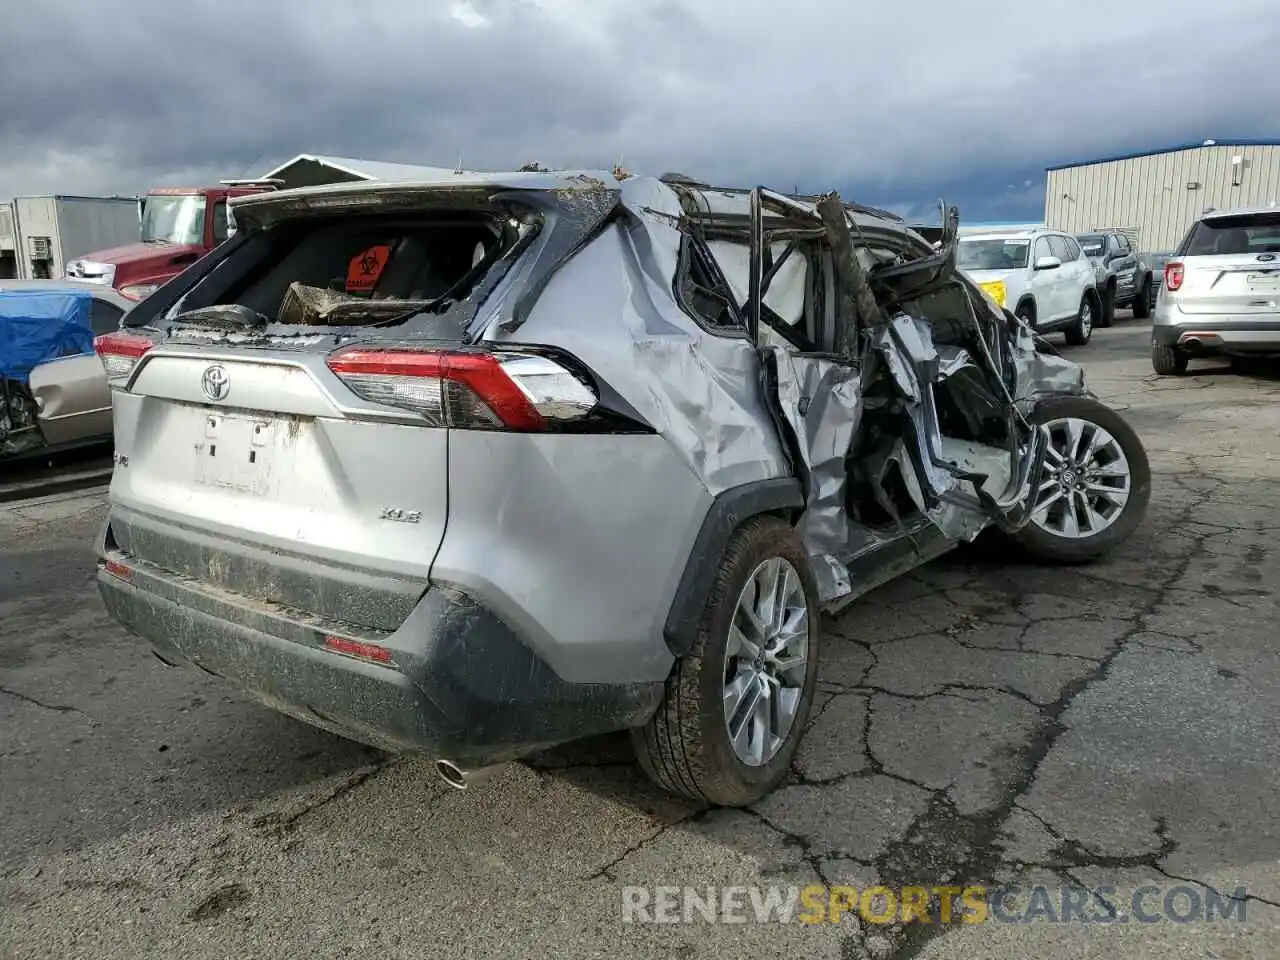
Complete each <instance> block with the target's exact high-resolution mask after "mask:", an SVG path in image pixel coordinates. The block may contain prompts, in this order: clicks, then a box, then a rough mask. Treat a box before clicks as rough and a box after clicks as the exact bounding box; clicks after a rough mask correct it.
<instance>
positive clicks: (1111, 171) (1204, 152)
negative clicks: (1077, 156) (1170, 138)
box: [1045, 140, 1280, 251]
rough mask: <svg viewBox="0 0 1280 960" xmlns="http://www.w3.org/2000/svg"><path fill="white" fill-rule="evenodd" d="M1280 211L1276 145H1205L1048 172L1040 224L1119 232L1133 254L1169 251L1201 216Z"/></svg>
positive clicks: (1278, 148)
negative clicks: (1250, 208) (1247, 209)
mask: <svg viewBox="0 0 1280 960" xmlns="http://www.w3.org/2000/svg"><path fill="white" fill-rule="evenodd" d="M1273 201H1274V202H1276V203H1277V205H1278V206H1280V140H1206V141H1204V142H1203V143H1197V144H1185V145H1183V146H1178V147H1168V148H1166V149H1164V150H1149V151H1146V152H1144V153H1132V154H1127V155H1125V156H1120V157H1107V158H1105V159H1102V160H1089V161H1084V162H1081V163H1072V164H1067V165H1064V166H1060V167H1050V168H1049V170H1048V176H1047V183H1046V185H1045V224H1046V226H1048V227H1049V228H1050V229H1054V230H1065V231H1067V232H1069V233H1084V232H1086V231H1089V230H1103V229H1111V230H1120V231H1122V232H1124V233H1125V234H1127V235H1128V236H1129V238H1130V241H1131V242H1132V243H1134V245H1135V246H1136V247H1137V248H1138V249H1139V250H1152V251H1166V250H1172V249H1173V248H1174V247H1176V246H1177V245H1178V243H1179V242H1180V241H1181V240H1182V238H1183V236H1184V234H1186V232H1187V229H1188V228H1189V227H1190V226H1191V223H1192V221H1193V220H1194V219H1195V218H1196V217H1197V216H1199V215H1200V214H1201V213H1203V212H1204V211H1205V210H1207V209H1210V208H1213V209H1218V210H1225V209H1231V208H1233V207H1246V206H1258V205H1264V206H1265V205H1267V204H1269V203H1271V202H1273Z"/></svg>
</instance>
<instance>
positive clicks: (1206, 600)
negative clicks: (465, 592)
mask: <svg viewBox="0 0 1280 960" xmlns="http://www.w3.org/2000/svg"><path fill="white" fill-rule="evenodd" d="M1067 352H1068V354H1069V355H1071V356H1073V357H1077V358H1079V359H1081V360H1082V361H1083V362H1084V363H1085V365H1086V367H1087V369H1088V372H1089V374H1090V378H1091V381H1092V383H1093V386H1094V388H1095V389H1096V390H1098V392H1100V393H1102V394H1103V395H1104V396H1107V397H1108V398H1111V399H1112V400H1114V401H1115V402H1116V403H1117V404H1119V405H1121V406H1122V407H1124V408H1125V412H1126V415H1127V416H1128V417H1130V418H1131V421H1132V422H1133V423H1134V425H1135V426H1136V427H1137V429H1138V430H1139V432H1140V433H1141V434H1142V436H1143V438H1144V440H1145V441H1146V443H1147V445H1148V448H1149V451H1150V455H1151V459H1152V465H1153V470H1154V492H1153V496H1152V506H1151V513H1150V516H1149V519H1148V521H1147V523H1146V524H1145V526H1144V527H1143V528H1142V529H1141V530H1140V531H1139V532H1138V534H1137V535H1135V536H1134V538H1133V540H1132V542H1130V543H1128V544H1127V545H1126V546H1125V548H1124V549H1123V550H1122V551H1121V552H1120V553H1119V555H1117V556H1115V557H1114V558H1112V559H1111V560H1110V561H1108V562H1106V563H1103V564H1100V565H1097V566H1092V567H1089V568H1085V569H1045V568H1037V567H1032V566H1020V565H1008V564H1009V563H1010V562H1011V558H1008V557H1005V556H1000V555H997V554H998V553H999V551H997V550H995V549H994V548H986V549H981V550H974V551H970V552H966V553H965V554H963V555H959V554H958V555H956V556H954V557H952V558H948V559H946V560H944V561H942V562H940V563H937V564H934V565H933V566H931V567H929V568H927V569H925V570H923V571H921V572H919V573H918V574H917V575H915V576H912V577H910V578H908V579H905V580H902V581H899V582H897V583H895V584H892V585H890V586H888V587H886V588H884V589H881V590H879V591H876V592H875V593H873V594H872V595H870V596H868V597H867V598H865V599H864V600H862V601H861V602H859V603H857V604H856V605H855V606H853V607H852V608H851V609H849V610H848V611H847V612H845V613H844V614H843V615H842V616H840V617H839V618H838V619H834V620H832V621H831V622H830V623H829V624H827V627H826V637H825V641H824V642H825V649H824V653H823V655H824V665H823V670H822V676H821V693H820V697H819V703H818V707H817V710H816V716H815V718H814V720H813V726H812V729H811V730H810V731H809V734H808V736H807V738H806V740H805V743H804V745H803V748H802V751H801V753H800V754H799V756H798V759H797V761H796V763H795V769H794V774H793V777H792V779H791V781H790V782H789V783H788V785H786V786H785V787H783V788H782V789H780V790H779V791H777V792H776V793H775V794H774V795H772V796H770V797H769V798H767V799H766V800H765V801H764V802H763V803H761V804H760V805H759V806H758V807H756V808H755V809H754V810H752V811H723V810H721V811H705V810H701V809H699V808H697V807H695V806H690V805H687V804H683V803H680V802H678V801H674V800H671V799H668V798H666V797H664V796H663V795H661V794H660V793H658V792H656V791H655V790H654V789H653V788H651V787H650V786H649V785H648V784H647V782H646V781H645V780H644V779H643V778H642V776H641V774H640V773H639V772H638V771H637V770H636V768H635V767H634V766H633V765H631V763H630V762H629V761H628V759H627V753H626V749H625V744H623V743H622V742H620V741H619V740H616V739H610V740H606V741H602V742H598V743H592V744H583V745H579V746H577V747H574V748H572V749H563V750H560V751H557V752H555V753H554V754H551V755H548V756H547V757H544V758H540V759H539V760H538V761H537V762H536V763H535V764H533V765H512V766H510V767H508V768H504V769H503V771H502V772H501V773H500V774H499V775H498V776H497V777H496V778H495V779H493V780H490V781H489V782H487V783H485V784H482V785H481V786H479V787H477V788H476V789H474V790H472V791H468V792H466V793H458V792H455V791H453V790H450V789H448V788H446V787H444V786H443V785H442V784H441V783H440V782H439V781H438V780H437V779H436V778H435V777H434V775H433V774H432V773H431V772H430V767H429V765H428V764H427V763H425V762H424V761H421V760H417V759H399V760H393V759H388V758H386V757H383V756H382V755H380V754H378V753H376V752H374V751H371V750H366V749H364V748H362V747H360V746H357V745H354V744H351V743H348V742H345V741H342V740H339V739H336V738H334V737H332V736H329V735H327V734H324V733H321V732H319V731H315V730H312V729H310V728H308V727H305V726H302V725H300V724H297V723H295V722H294V721H292V720H289V719H287V718H285V717H282V716H279V715H276V714H274V713H271V712H269V711H267V710H264V709H261V708H258V707H256V706H253V705H250V704H247V703H243V702H241V701H239V700H238V699H236V698H235V697H234V695H231V694H230V693H228V692H227V691H225V690H224V689H223V688H222V687H220V686H219V685H218V684H217V683H216V682H214V681H211V680H209V679H206V678H204V677H202V676H200V675H197V674H194V673H190V672H184V671H179V670H173V669H168V668H165V667H164V666H162V665H161V664H160V663H159V662H158V661H156V660H154V659H152V658H151V657H150V656H149V655H148V654H147V653H146V652H145V651H144V650H143V649H142V648H141V646H140V645H139V644H138V643H136V642H134V641H133V640H131V639H129V638H128V637H126V636H125V635H124V634H123V633H122V632H121V631H120V630H118V629H116V628H115V627H114V626H113V625H112V623H111V622H110V621H109V620H108V618H107V617H106V615H105V613H104V612H103V609H102V606H101V604H100V602H99V600H98V598H97V595H96V593H95V590H94V588H93V585H92V580H91V566H92V559H91V552H90V541H91V538H92V536H93V535H94V533H95V532H96V530H97V525H98V523H99V522H100V519H101V517H102V515H103V509H104V508H103V504H102V496H101V494H80V495H75V496H69V497H64V498H60V499H55V500H53V501H52V502H46V503H42V504H37V505H27V506H23V507H16V508H15V507H12V506H10V507H6V508H5V509H4V512H3V513H2V514H0V784H2V787H0V957H6V958H8V957H13V958H37V957H39V958H44V957H58V958H60V960H61V958H72V957H86V958H99V957H101V958H107V957H123V956H128V957H136V958H143V957H166V958H167V957H172V956H182V957H184V958H188V960H195V958H205V957H208V958H214V957H217V958H222V957H227V956H233V955H234V956H252V957H259V958H268V957H280V958H296V957H300V956H307V957H309V958H321V957H337V956H351V955H360V956H366V955H367V956H377V957H422V956H432V955H437V954H439V955H450V956H456V957H527V956H534V955H540V956H549V957H557V958H577V957H582V958H586V957H604V956H608V957H611V958H613V957H621V956H639V957H647V956H652V957H664V958H669V957H678V958H692V957H701V956H708V957H714V956H724V957H739V956H746V955H753V956H760V957H773V956H778V957H781V956H788V957H796V956H809V957H840V958H850V957H876V958H884V957H891V956H902V957H906V956H917V957H927V958H933V960H943V958H965V960H977V958H983V957H1002V958H1004V957H1031V956H1034V957H1038V958H1045V957H1063V958H1067V957H1071V958H1075V957H1080V956H1088V955H1098V954H1101V953H1103V952H1105V953H1106V954H1108V955H1115V956H1125V957H1169V956H1175V955H1176V956H1196V957H1222V958H1225V957H1234V958H1243V957H1275V956H1276V955H1277V946H1276V944H1277V943H1280V867H1278V866H1277V863H1278V862H1280V796H1278V795H1277V793H1276V791H1275V783H1276V770H1277V769H1278V768H1280V655H1278V654H1277V643H1276V639H1275V638H1276V631H1275V626H1274V625H1275V622H1276V619H1275V618H1276V614H1277V609H1276V608H1277V599H1276V598H1277V595H1278V594H1277V590H1278V588H1280V563H1278V562H1277V561H1278V557H1280V551H1278V550H1277V531H1278V530H1280V514H1278V513H1277V511H1276V505H1277V504H1280V439H1278V437H1280V402H1278V397H1280V374H1277V375H1276V376H1275V378H1274V379H1271V378H1268V377H1266V376H1263V377H1239V376H1235V375H1227V374H1226V373H1225V370H1223V371H1221V372H1219V371H1216V370H1213V369H1210V368H1209V367H1208V366H1206V368H1205V371H1204V372H1201V373H1196V374H1195V375H1194V376H1190V377H1187V378H1182V379H1177V378H1170V379H1162V380H1154V379H1153V378H1152V377H1151V368H1150V365H1149V362H1148V359H1147V339H1146V328H1145V325H1143V324H1139V323H1136V322H1134V321H1132V320H1129V321H1125V322H1121V323H1120V324H1118V325H1117V326H1116V327H1113V328H1111V329H1108V330H1101V331H1098V332H1096V333H1095V334H1094V339H1093V342H1092V343H1091V344H1090V345H1089V346H1087V347H1085V348H1081V349H1076V350H1071V349H1070V348H1068V350H1067ZM876 881H879V882H881V883H884V884H886V885H889V886H891V887H894V888H895V889H898V888H900V887H901V886H902V885H904V884H916V883H919V884H923V885H925V886H934V885H940V884H956V885H964V884H966V883H985V884H994V883H1006V882H1017V883H1019V884H1020V885H1022V886H1023V887H1024V888H1027V887H1028V886H1029V885H1031V884H1035V883H1043V884H1046V885H1051V886H1052V887H1053V888H1054V890H1055V891H1056V890H1057V888H1059V887H1061V886H1063V885H1071V884H1080V885H1084V886H1087V887H1099V886H1106V885H1109V886H1112V887H1115V888H1116V894H1115V899H1114V900H1112V901H1111V902H1112V903H1115V904H1119V909H1120V912H1121V913H1122V914H1123V913H1124V912H1125V909H1124V908H1125V906H1126V905H1127V904H1129V902H1130V901H1129V900H1128V899H1127V898H1128V895H1129V892H1131V891H1133V890H1135V889H1136V888H1140V887H1142V886H1143V885H1144V884H1154V885H1157V886H1159V887H1160V888H1161V889H1160V890H1159V891H1155V892H1154V893H1153V894H1151V895H1150V896H1148V899H1147V900H1146V901H1145V903H1146V904H1147V909H1148V911H1151V912H1153V913H1154V915H1159V914H1160V913H1161V910H1162V905H1167V903H1166V900H1165V899H1164V895H1165V893H1166V892H1168V891H1169V890H1171V889H1173V888H1175V887H1181V888H1182V889H1181V891H1180V893H1179V894H1178V895H1179V896H1181V898H1182V899H1181V900H1180V901H1177V900H1176V898H1175V906H1174V907H1172V908H1171V910H1172V912H1173V913H1175V914H1180V915H1183V916H1185V915H1186V914H1188V913H1189V912H1190V904H1191V901H1192V900H1193V899H1198V900H1200V901H1201V902H1205V903H1207V902H1208V901H1209V900H1211V899H1213V898H1214V897H1216V896H1217V895H1218V894H1224V895H1225V894H1227V893H1229V892H1231V891H1235V890H1236V889H1237V888H1239V887H1244V888H1245V889H1246V895H1247V900H1245V901H1244V902H1243V904H1242V905H1241V904H1231V906H1233V907H1234V908H1235V909H1236V910H1237V911H1239V910H1240V909H1241V907H1242V909H1243V912H1244V914H1245V918H1244V920H1243V922H1241V920H1240V914H1239V912H1237V913H1236V914H1235V915H1234V916H1233V917H1232V918H1231V919H1227V920H1223V919H1219V920H1218V921H1217V922H1214V923H1206V922H1192V923H1178V922H1173V921H1171V920H1168V919H1166V920H1165V921H1164V922H1159V923H1152V924H1147V923H1138V922H1136V921H1135V922H1129V923H1111V924H1107V923H1099V922H1093V923H1089V924H1081V923H1071V924H1062V923H1059V924H1047V923H1036V924H1031V925H1027V924H1017V923H1005V922H996V921H995V920H989V921H988V922H986V923H981V924H959V925H953V926H950V927H946V928H943V927H942V926H941V925H940V924H937V923H930V924H919V923H917V924H912V925H910V926H908V927H905V928H903V927H900V926H897V925H894V924H889V925H879V924H875V923H872V922H868V921H867V920H866V919H863V920H858V919H856V917H855V916H854V915H853V914H850V915H846V916H845V917H844V919H843V921H842V922H841V923H839V924H836V925H832V924H826V923H824V924H817V925H804V924H798V923H792V924H785V925H782V924H776V923H757V922H754V919H752V918H751V917H750V916H748V922H746V923H738V924H729V925H726V924H714V925H713V924H710V923H707V922H705V921H704V920H701V919H698V915H697V914H695V915H694V920H693V922H691V923H678V924H674V925H668V924H648V923H637V924H629V925H627V924H623V923H622V922H621V921H622V909H621V905H622V891H623V887H624V886H631V885H635V886H642V887H646V888H648V890H650V891H651V890H652V887H653V885H656V884H669V885H679V886H693V887H698V888H705V887H707V886H708V885H711V886H715V887H723V886H726V885H745V886H758V885H782V886H784V887H785V886H787V885H791V884H795V885H802V886H803V885H805V884H810V883H827V884H842V883H846V884H852V885H854V886H856V887H857V888H859V889H862V888H865V887H866V886H867V885H868V884H871V883H873V882H876ZM654 896H657V893H656V891H654ZM1056 896H1057V894H1056V893H1055V897H1056ZM1091 902H1092V901H1091ZM1176 904H1181V906H1178V905H1176ZM1024 909H1025V904H1024ZM747 912H748V914H750V912H751V911H750V908H748V911H747ZM855 913H856V911H855ZM1006 915H1013V916H1016V915H1017V913H1016V912H1014V913H1012V914H1010V913H1007V914H1006ZM1091 915H1092V916H1094V917H1095V918H1097V917H1098V916H1099V913H1098V911H1096V910H1094V911H1092V912H1091ZM1166 916H1167V914H1166ZM1139 919H1141V917H1139Z"/></svg>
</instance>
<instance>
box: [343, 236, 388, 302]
mask: <svg viewBox="0 0 1280 960" xmlns="http://www.w3.org/2000/svg"><path fill="white" fill-rule="evenodd" d="M390 257H391V246H390V244H383V245H379V246H376V247H370V248H369V249H368V250H365V251H364V252H363V253H359V254H356V256H354V257H352V258H351V262H350V263H349V264H347V293H369V292H370V291H371V290H372V289H373V288H374V287H375V286H377V283H378V278H379V277H380V276H382V271H383V269H384V268H385V267H386V265H387V260H388V259H389V258H390Z"/></svg>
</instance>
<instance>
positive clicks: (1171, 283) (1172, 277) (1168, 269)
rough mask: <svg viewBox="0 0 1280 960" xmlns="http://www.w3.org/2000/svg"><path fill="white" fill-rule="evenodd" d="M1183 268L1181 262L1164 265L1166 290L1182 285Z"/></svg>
mask: <svg viewBox="0 0 1280 960" xmlns="http://www.w3.org/2000/svg"><path fill="white" fill-rule="evenodd" d="M1182 276H1183V269H1182V264H1180V263H1176V262H1175V263H1166V264H1165V265H1164V286H1165V289H1166V290H1173V291H1176V290H1178V288H1179V287H1181V286H1182Z"/></svg>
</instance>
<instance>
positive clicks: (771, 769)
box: [632, 517, 819, 807]
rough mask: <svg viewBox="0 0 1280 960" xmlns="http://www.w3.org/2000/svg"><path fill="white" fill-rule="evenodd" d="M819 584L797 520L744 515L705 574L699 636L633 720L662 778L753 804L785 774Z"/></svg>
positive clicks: (718, 798) (798, 722) (802, 714)
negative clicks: (644, 719)
mask: <svg viewBox="0 0 1280 960" xmlns="http://www.w3.org/2000/svg"><path fill="white" fill-rule="evenodd" d="M818 615H819V611H818V588H817V585H816V583H815V581H814V578H813V574H812V572H811V571H810V569H809V558H808V555H807V553H806V551H805V549H804V545H803V543H802V542H801V541H800V538H799V536H798V535H797V534H796V532H795V530H794V529H792V527H791V526H790V525H789V524H787V523H786V522H785V521H783V520H780V519H778V518H776V517H760V518H757V519H754V520H750V521H748V522H747V523H746V524H744V525H743V526H742V527H741V528H740V529H739V530H738V531H737V533H735V534H734V536H733V539H732V540H731V541H730V543H729V547H728V549H727V550H726V551H725V557H724V560H723V561H722V563H721V564H720V569H719V571H718V572H717V574H716V578H715V581H714V583H713V584H712V589H711V594H710V596H709V597H708V599H707V605H706V608H705V609H704V610H703V613H702V617H701V621H700V623H699V626H698V632H697V637H696V640H695V641H694V647H693V649H692V650H691V651H690V652H689V654H688V655H687V656H684V657H682V658H681V659H680V660H678V661H677V662H676V665H675V668H674V669H673V670H672V673H671V676H670V677H668V679H667V686H666V692H665V694H664V696H663V700H662V704H661V705H660V706H659V707H658V711H657V713H655V714H654V716H653V718H652V719H651V720H650V721H649V723H647V724H646V725H645V726H644V727H641V728H640V729H638V730H635V731H632V744H633V746H634V748H635V753H636V757H637V759H638V760H639V762H640V766H641V767H642V768H643V769H644V771H645V773H647V774H648V775H649V777H650V778H651V779H652V780H653V781H654V782H655V783H657V784H658V786H660V787H662V788H663V789H665V790H667V791H669V792H671V793H675V794H679V795H681V796H685V797H688V798H690V799H693V800H698V801H705V802H709V803H712V804H715V805H717V806H724V807H741V806H747V805H749V804H752V803H755V802H756V801H757V800H759V799H760V798H761V797H763V796H765V795H766V794H767V793H769V792H770V791H771V790H773V788H774V787H776V786H777V785H778V783H779V782H780V781H781V780H782V778H783V777H784V776H786V773H787V769H788V768H789V767H790V765H791V758H792V757H793V756H794V754H795V751H796V747H797V746H798V745H799V742H800V737H801V736H802V735H803V733H804V728H805V726H806V725H807V724H808V720H809V711H810V708H811V707H812V705H813V691H814V685H815V684H816V683H817V679H818V641H819V624H818Z"/></svg>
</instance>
